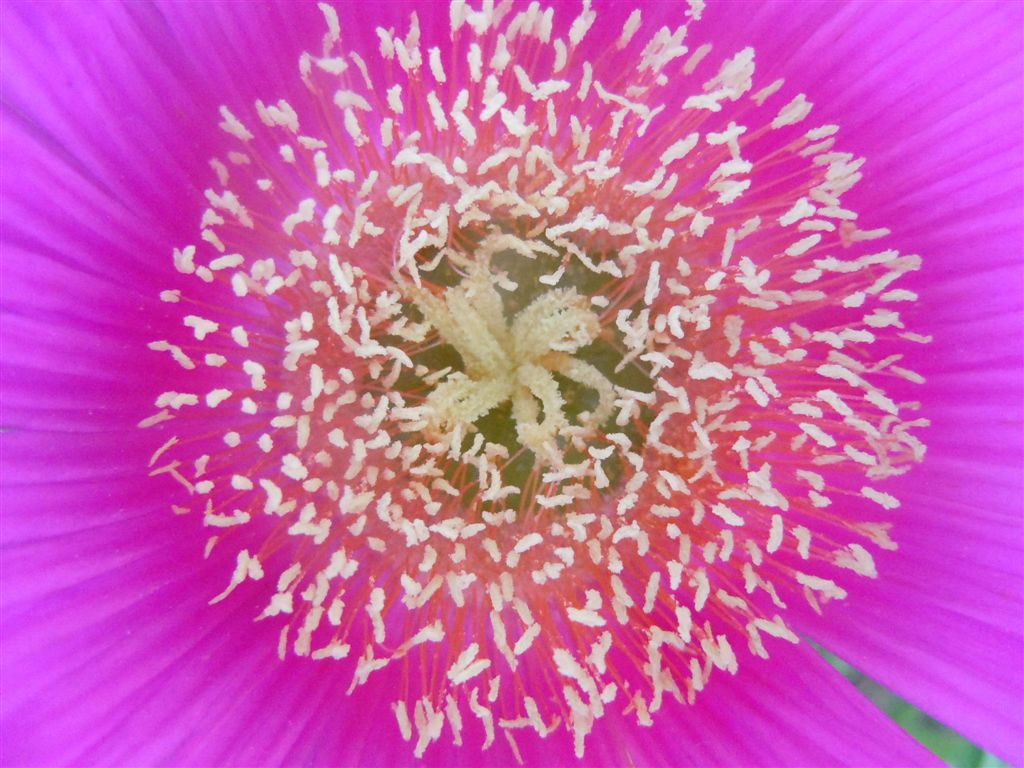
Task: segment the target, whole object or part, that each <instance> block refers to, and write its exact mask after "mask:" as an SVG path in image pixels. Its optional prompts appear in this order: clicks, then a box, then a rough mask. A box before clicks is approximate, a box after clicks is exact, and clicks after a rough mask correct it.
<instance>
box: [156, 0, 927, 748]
mask: <svg viewBox="0 0 1024 768" xmlns="http://www.w3.org/2000/svg"><path fill="white" fill-rule="evenodd" d="M700 5H701V4H699V3H695V4H692V7H691V9H690V10H689V11H688V13H687V18H686V19H684V22H686V23H683V24H681V25H680V26H679V27H678V28H677V29H674V30H672V29H668V28H662V29H659V30H656V31H654V32H653V34H652V35H651V36H650V37H649V39H648V41H647V42H645V43H639V42H634V39H635V38H637V35H638V34H639V30H640V28H641V26H642V25H641V13H640V11H635V12H634V13H632V14H631V15H630V16H629V17H628V20H627V21H626V23H625V25H624V27H623V28H622V31H621V36H620V37H619V39H618V41H617V42H616V43H615V45H614V46H613V47H612V48H611V49H609V48H608V46H605V45H597V44H595V46H596V47H594V46H592V47H593V50H594V52H598V51H599V52H600V53H601V54H602V55H603V56H604V60H603V61H602V62H601V63H598V62H597V61H596V59H594V60H592V59H590V58H588V57H587V55H586V52H587V44H586V42H585V40H586V37H587V35H588V33H589V31H590V29H591V27H592V25H593V24H594V22H595V19H596V14H595V12H594V11H593V10H592V9H591V8H590V7H589V3H587V2H584V3H583V9H582V12H581V13H580V14H579V16H578V17H576V18H575V19H574V20H572V21H571V23H570V24H568V25H566V29H565V31H564V34H558V33H557V29H556V24H555V21H554V11H552V10H550V9H542V8H540V7H539V6H537V5H536V4H531V5H530V7H529V8H520V7H519V6H517V5H514V4H512V3H508V2H506V3H500V4H498V5H497V6H496V5H495V4H494V3H490V2H488V3H485V4H484V5H483V7H482V9H480V10H473V9H471V8H469V7H468V6H466V5H465V4H464V3H459V2H456V3H454V4H453V6H452V12H451V21H452V23H451V28H452V32H451V39H450V40H449V41H446V42H445V43H444V45H443V47H442V46H441V45H440V44H439V45H438V46H435V47H430V48H429V49H427V50H424V44H423V42H422V41H421V33H420V29H419V25H418V21H417V19H416V16H415V14H414V15H413V17H412V19H411V24H410V28H409V31H408V33H407V34H406V35H405V36H404V37H401V36H399V35H397V34H396V33H395V32H394V30H384V29H381V30H378V33H379V37H380V49H379V55H380V61H379V62H378V63H376V64H373V65H370V64H368V62H367V61H366V60H364V58H362V56H361V55H360V53H359V52H358V51H347V50H345V47H344V46H343V45H342V43H341V29H340V24H339V20H338V17H337V15H336V14H335V12H334V11H333V10H332V9H331V8H330V7H328V6H326V5H322V6H321V7H322V9H323V11H324V14H325V17H326V20H327V26H328V32H327V34H326V36H325V38H324V42H323V50H322V52H321V53H319V54H308V53H307V54H304V55H303V56H302V59H301V62H300V76H301V79H302V81H303V83H304V84H305V86H306V90H305V93H304V95H303V96H302V100H301V101H300V102H299V103H298V105H297V106H293V104H292V103H291V102H289V101H285V100H281V101H279V102H278V103H277V104H274V105H267V104H264V103H263V102H258V103H257V105H256V114H257V118H258V121H259V123H261V124H262V125H261V130H258V131H257V130H256V129H255V125H256V124H255V123H252V124H250V122H249V121H243V119H241V118H240V117H237V116H236V115H235V113H234V112H232V111H231V110H229V109H227V108H226V107H225V108H223V109H222V117H223V122H222V123H221V127H222V128H223V129H224V131H225V132H226V133H227V134H229V136H230V137H231V138H232V139H233V140H234V141H235V142H236V146H235V147H234V148H232V149H231V150H230V151H228V153H227V154H226V155H225V156H224V157H222V158H217V159H215V160H214V161H213V162H212V165H213V168H214V170H215V171H216V174H217V181H218V183H217V186H216V187H215V188H211V189H210V190H208V191H207V193H206V198H207V201H208V203H209V207H208V208H207V210H206V211H205V212H204V213H203V216H202V222H201V240H202V245H201V248H202V250H200V249H199V248H197V247H195V246H188V247H185V248H182V249H181V250H179V251H175V255H174V258H175V264H176V266H177V269H178V271H179V272H180V273H181V274H182V275H183V277H184V278H185V279H186V281H187V282H188V283H189V284H190V285H191V288H190V289H189V290H182V289H170V290H168V291H165V292H164V294H163V295H162V297H163V298H164V300H166V301H168V302H172V303H176V304H179V305H180V306H181V307H182V308H183V310H184V311H183V323H184V329H185V333H186V334H188V335H187V336H185V337H183V338H182V339H178V340H176V341H172V340H170V339H164V340H160V341H156V342H154V343H153V344H152V345H151V347H152V348H153V349H155V350H158V351H161V352H166V353H169V354H170V355H172V356H173V358H174V360H176V361H177V362H178V363H179V364H180V366H181V368H182V369H184V370H185V374H184V376H185V377H190V381H191V382H192V383H190V384H184V385H182V387H181V388H180V389H178V388H175V389H173V390H170V391H167V392H164V393H162V394H160V395H159V397H158V398H157V400H156V406H157V413H156V414H155V415H154V416H152V417H149V418H147V419H146V420H145V421H144V422H143V426H147V427H150V426H156V425H162V426H160V429H168V428H173V427H174V426H177V428H176V429H174V430H173V431H174V435H173V436H172V437H170V438H169V439H168V440H167V441H166V442H165V443H164V445H162V446H161V448H160V449H159V450H158V451H157V452H156V454H155V455H154V457H153V460H152V462H151V467H152V474H154V475H167V476H170V477H172V478H174V479H175V480H176V481H177V482H178V483H180V484H181V485H182V486H183V487H184V488H185V489H186V491H187V494H188V499H189V503H188V504H187V505H185V506H175V511H177V512H181V513H186V512H189V511H193V510H194V511H197V512H198V513H199V514H201V516H202V522H203V525H205V526H207V527H208V528H209V529H210V531H211V536H210V539H209V543H208V545H207V552H206V554H207V556H210V554H211V553H212V552H213V551H214V548H215V547H224V546H229V544H230V542H232V541H233V540H235V541H239V540H241V541H245V542H250V543H248V544H246V545H245V546H238V547H237V549H238V551H237V553H236V555H235V558H234V562H235V568H234V571H233V573H232V574H231V576H230V580H229V582H228V585H227V587H226V589H225V590H224V591H223V592H222V593H221V594H219V595H216V596H213V597H212V600H211V602H212V603H216V602H219V601H221V600H224V599H227V598H228V596H229V595H231V594H232V593H233V592H235V591H236V590H241V589H243V585H245V587H244V588H246V589H259V590H263V592H264V593H265V598H266V604H265V607H264V608H263V610H262V613H260V614H259V615H258V617H254V618H259V619H261V620H262V619H269V618H271V617H274V618H275V620H278V621H280V622H281V634H280V647H279V651H280V653H281V655H282V656H284V655H285V654H287V653H294V654H296V655H298V656H303V657H310V658H312V659H317V660H344V661H340V662H339V663H343V664H349V665H350V666H351V668H352V672H353V678H352V685H351V688H350V693H351V692H354V691H355V690H356V689H358V688H359V687H360V686H363V685H373V684H375V681H379V680H381V679H385V678H386V679H388V680H390V681H392V682H391V685H392V687H394V689H395V691H396V693H395V699H394V704H393V710H394V717H395V718H396V723H397V727H398V732H399V733H400V734H401V736H402V737H403V738H405V739H406V740H410V741H411V740H414V746H413V749H414V752H415V754H417V755H422V754H423V753H424V752H425V750H426V749H427V748H428V747H429V746H430V744H431V743H433V742H435V741H437V740H438V739H441V738H443V737H444V734H445V733H447V734H448V736H447V737H446V738H451V739H452V740H453V741H454V742H455V743H457V744H461V743H462V739H463V719H464V718H466V717H472V718H474V719H476V720H478V721H479V723H480V726H481V728H482V732H483V734H484V740H483V744H482V746H483V747H484V748H488V747H489V746H490V745H491V744H492V743H493V742H494V740H495V738H497V737H498V736H499V735H500V736H501V737H503V738H504V739H505V740H507V742H508V744H509V745H510V747H511V749H512V751H513V753H514V754H518V746H517V740H516V739H517V734H518V733H520V732H521V731H524V730H526V731H532V732H535V733H536V734H538V735H539V736H541V737H547V736H549V735H550V734H552V733H553V732H555V731H559V730H560V729H565V730H567V731H568V732H569V733H570V734H571V737H572V738H573V740H574V742H575V748H576V751H577V754H578V755H582V754H583V751H584V742H585V739H586V737H587V735H588V733H590V731H591V730H592V729H593V728H594V727H595V723H596V721H597V720H599V719H600V718H601V716H602V715H603V714H604V713H605V711H606V709H607V708H608V707H612V706H615V707H618V708H620V709H622V710H623V711H626V712H628V713H632V714H633V715H634V716H635V718H636V720H637V721H638V722H639V723H640V724H641V725H644V724H649V723H650V722H651V718H652V716H653V715H654V714H655V713H656V712H657V711H658V710H659V709H661V708H662V706H663V705H664V703H665V701H666V699H667V698H669V699H674V700H675V701H676V702H678V703H681V704H685V703H690V704H692V703H694V701H695V697H696V694H697V693H698V692H699V691H700V690H702V689H703V688H704V687H705V686H706V685H707V684H708V683H709V680H710V677H711V675H712V671H713V670H714V669H718V670H722V671H725V672H728V673H736V672H737V669H738V667H739V662H740V660H741V658H742V656H743V655H744V653H749V654H753V655H755V656H761V657H767V656H768V655H769V646H770V641H769V640H768V638H771V640H772V641H780V640H781V641H789V642H796V641H797V637H796V635H795V634H794V633H793V631H792V630H791V629H790V627H789V626H788V625H787V623H786V620H785V618H784V614H785V611H786V608H787V606H788V604H789V603H790V602H792V601H794V600H805V601H806V602H808V603H809V604H810V605H811V606H812V607H813V608H814V609H815V610H820V608H821V605H822V604H823V603H825V602H827V601H829V600H833V599H842V598H843V597H845V595H846V591H845V589H844V588H843V587H842V586H840V583H839V582H838V581H837V579H840V577H841V576H842V575H844V572H845V573H851V572H852V573H854V574H858V575H861V576H866V577H871V578H874V577H875V576H876V575H877V574H876V569H875V564H874V559H873V557H872V554H871V551H870V548H887V549H891V548H894V547H895V544H894V543H893V542H892V540H891V539H890V538H889V535H888V528H889V526H888V524H887V523H885V522H884V520H879V519H877V515H879V514H881V515H882V516H883V517H884V512H885V510H887V509H892V508H894V507H895V506H897V505H898V501H897V500H896V499H895V498H893V497H892V496H891V495H889V494H888V493H886V492H884V491H883V490H881V489H880V488H877V487H876V486H877V484H878V482H879V481H881V480H883V479H884V478H886V477H888V476H891V475H894V474H897V473H900V472H902V471H905V469H906V468H907V467H908V466H909V465H910V464H912V463H913V462H915V461H917V460H920V458H921V457H922V456H923V452H924V448H923V446H922V445H921V443H920V442H919V441H918V440H917V439H916V438H915V437H914V436H913V434H912V429H913V428H914V427H916V426H919V425H921V424H923V423H924V422H923V421H922V420H920V419H917V420H914V419H908V418H905V414H906V412H907V411H908V410H913V409H915V408H916V404H915V403H905V402H895V401H894V400H893V399H891V398H890V397H889V396H888V395H887V394H886V393H885V391H884V389H883V385H884V384H885V382H886V381H887V380H892V379H893V378H899V379H903V380H907V381H911V382H917V381H920V377H919V376H917V375H916V374H915V373H913V372H912V371H910V370H908V369H906V368H904V367H902V366H901V365H899V363H900V362H901V357H902V354H903V353H902V351H899V348H900V347H901V346H906V344H907V343H914V342H923V341H926V339H925V338H924V337H920V336H917V335H915V334H913V333H911V332H909V331H906V330H905V329H904V327H903V323H902V320H901V318H900V314H899V311H898V309H897V306H898V304H899V302H907V301H913V300H914V298H915V297H914V295H913V294H912V293H911V292H910V291H908V290H905V289H902V288H899V287H896V286H894V283H895V282H896V281H897V280H899V279H900V278H901V277H902V276H903V275H904V274H906V273H908V272H910V271H913V270H914V269H916V268H917V266H918V264H919V259H918V258H917V257H913V256H902V255H900V254H898V253H897V252H895V251H892V250H886V249H878V250H876V249H874V248H871V247H869V245H868V244H869V243H870V242H871V241H873V240H875V239H877V238H879V237H883V236H884V235H885V234H886V233H885V232H884V231H864V230H861V229H859V228H858V227H857V225H856V219H857V216H856V214H855V213H854V212H852V211H850V210H848V209H846V208H844V207H843V205H842V203H841V197H842V195H843V194H844V193H845V192H846V191H847V190H848V189H849V188H850V187H851V186H853V184H854V183H856V181H857V180H858V178H859V176H860V173H859V167H860V164H861V161H860V160H858V159H856V158H854V157H853V156H851V155H849V154H846V153H842V152H839V151H836V150H834V143H835V140H836V136H835V134H836V131H837V129H836V127H835V126H831V125H825V126H815V127H812V128H809V129H807V128H805V127H804V126H803V123H804V121H805V120H806V119H807V117H808V115H809V113H810V111H811V105H810V104H809V102H807V100H806V99H805V98H804V96H803V95H798V96H797V97H796V98H794V99H792V100H790V101H788V102H786V103H784V104H782V105H781V106H777V107H774V108H773V107H771V106H769V104H770V103H771V101H772V98H773V95H774V94H775V92H776V91H778V90H779V89H780V87H781V86H782V83H781V81H777V82H774V83H772V84H770V85H768V86H767V87H764V88H761V89H760V90H755V88H754V85H753V77H754V63H753V53H752V51H750V50H749V49H746V50H743V51H741V52H739V53H738V54H736V55H735V56H733V57H731V58H729V59H727V60H725V61H724V63H722V64H721V65H720V66H719V67H718V68H717V70H715V69H712V70H711V71H710V72H708V71H707V67H708V66H709V65H708V64H707V61H706V59H707V56H708V53H709V50H710V46H706V45H702V46H699V47H697V48H696V49H694V50H690V49H689V48H688V47H687V46H686V45H684V44H683V40H684V39H685V36H686V33H687V23H688V22H689V20H690V18H691V17H699V15H700ZM701 73H704V74H701ZM679 94H683V95H682V96H681V97H680V95H679ZM304 107H305V108H304ZM307 121H308V122H307ZM666 137H667V138H666ZM876 350H883V351H882V352H878V351H876ZM164 422H171V424H170V425H165V424H163V423H164ZM241 530H246V531H253V530H255V531H258V532H260V533H259V535H258V536H257V537H256V539H255V540H256V541H258V542H262V543H260V544H258V545H256V546H254V545H253V544H252V543H251V542H252V541H253V540H254V539H253V537H252V536H251V535H247V536H246V537H245V538H244V539H243V538H242V537H241V536H239V535H238V532H239V531H241ZM248 582H259V584H258V585H250V584H248ZM268 585H269V586H268ZM744 649H745V650H744ZM399 672H400V673H399ZM392 673H394V674H395V676H392V677H388V676H389V675H390V674H392ZM394 681H398V682H397V684H396V683H395V682H394Z"/></svg>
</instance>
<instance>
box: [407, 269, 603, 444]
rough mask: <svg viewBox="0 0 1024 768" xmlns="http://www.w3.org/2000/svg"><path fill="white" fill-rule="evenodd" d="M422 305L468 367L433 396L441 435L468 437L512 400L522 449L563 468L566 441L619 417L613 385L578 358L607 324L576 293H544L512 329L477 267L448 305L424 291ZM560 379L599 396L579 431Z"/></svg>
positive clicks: (448, 295)
mask: <svg viewBox="0 0 1024 768" xmlns="http://www.w3.org/2000/svg"><path fill="white" fill-rule="evenodd" d="M415 303H416V305H417V307H419V309H420V311H421V312H422V313H423V316H424V318H425V319H426V321H427V322H428V323H429V324H430V325H431V326H433V327H434V329H435V330H436V331H437V333H438V335H439V336H440V338H441V340H442V341H443V342H444V343H446V344H449V345H451V346H452V347H454V348H455V350H456V351H457V352H458V353H459V356H460V357H461V358H462V361H463V365H464V366H465V372H464V373H463V372H456V373H452V374H450V375H449V376H448V377H447V378H446V379H445V380H444V381H442V382H441V383H440V384H438V385H437V386H436V387H435V388H434V390H433V391H432V392H431V393H430V394H429V395H428V396H427V404H428V406H429V407H430V410H431V413H432V422H433V424H434V426H435V428H438V429H441V430H444V431H449V432H452V433H460V432H462V430H466V429H468V428H470V427H471V425H473V424H474V423H475V422H476V421H477V420H479V419H480V418H482V417H483V416H485V415H486V414H488V413H489V412H491V411H492V410H494V409H495V408H497V407H498V406H500V405H502V404H504V403H506V402H509V401H511V403H512V417H513V419H514V421H515V429H516V436H517V438H518V440H519V442H520V443H521V444H522V445H523V446H524V447H526V448H528V449H530V450H531V451H533V452H534V453H535V454H536V455H537V457H538V459H539V460H541V461H551V460H555V461H557V460H558V459H559V457H560V451H559V448H558V438H560V437H566V436H568V434H569V433H570V432H572V433H573V434H576V435H578V434H579V433H580V431H581V430H583V431H590V430H594V429H596V428H597V427H599V426H600V425H601V424H603V423H604V422H605V421H606V420H607V419H608V417H609V416H610V415H611V412H612V406H613V403H614V399H615V390H614V389H613V387H612V384H611V382H610V381H609V380H608V379H607V378H606V377H605V375H604V374H603V373H601V371H599V370H598V369H597V368H596V367H594V366H593V365H591V364H590V363H588V362H586V361H584V360H582V359H580V358H579V357H576V356H575V355H576V353H578V352H579V351H580V350H581V349H582V348H583V347H586V346H587V345H588V344H590V343H591V342H593V341H594V340H595V339H596V338H597V336H598V334H599V333H600V328H601V325H600V321H599V319H598V317H597V315H596V314H594V313H593V312H592V311H591V310H590V308H589V305H588V302H587V300H586V299H585V298H584V297H581V296H580V295H579V294H578V293H577V292H576V291H575V290H574V289H572V288H569V289H555V290H551V291H547V292H546V293H543V294H541V295H540V296H538V297H537V298H535V299H534V300H533V301H532V302H531V303H530V304H529V305H528V306H527V307H525V308H524V309H523V310H521V311H520V312H519V313H517V314H516V315H515V317H514V318H513V319H512V322H511V323H509V322H508V320H507V319H506V313H505V310H504V307H503V305H502V300H501V296H500V295H499V294H498V292H497V290H495V288H494V282H493V279H492V277H491V275H490V273H489V271H488V270H487V269H486V268H484V267H476V268H474V269H473V271H472V272H471V273H470V274H469V276H467V277H466V279H464V280H463V281H462V282H461V283H459V285H457V286H454V287H452V288H448V289H447V290H446V291H445V292H444V298H443V299H441V298H438V297H437V296H434V295H433V294H431V293H429V292H427V291H422V290H421V291H416V293H415ZM555 373H557V374H559V375H561V376H563V377H565V378H566V379H569V380H570V381H573V382H576V383H577V384H580V385H582V386H584V387H588V388H590V389H593V390H595V391H596V392H597V396H598V403H597V407H596V408H595V409H594V410H593V412H584V413H581V414H579V417H578V423H577V424H572V423H571V422H570V420H569V419H568V418H567V416H566V413H565V401H564V399H563V397H562V394H561V392H560V391H559V385H558V382H557V380H556V379H555V377H554V376H553V374H555Z"/></svg>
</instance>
